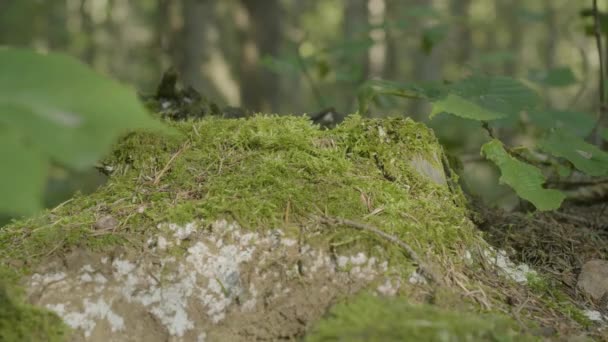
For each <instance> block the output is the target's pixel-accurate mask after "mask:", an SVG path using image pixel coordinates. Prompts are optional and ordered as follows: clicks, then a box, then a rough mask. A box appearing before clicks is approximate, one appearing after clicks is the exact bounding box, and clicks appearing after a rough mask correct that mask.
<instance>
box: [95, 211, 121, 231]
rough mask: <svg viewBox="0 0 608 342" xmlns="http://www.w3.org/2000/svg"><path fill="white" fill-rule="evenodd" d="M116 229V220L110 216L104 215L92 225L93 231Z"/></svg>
mask: <svg viewBox="0 0 608 342" xmlns="http://www.w3.org/2000/svg"><path fill="white" fill-rule="evenodd" d="M116 227H118V220H117V219H115V218H114V217H113V216H112V215H104V216H102V217H100V218H99V219H97V221H95V224H93V228H94V229H95V230H114V229H116Z"/></svg>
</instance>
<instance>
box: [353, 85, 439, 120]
mask: <svg viewBox="0 0 608 342" xmlns="http://www.w3.org/2000/svg"><path fill="white" fill-rule="evenodd" d="M442 92H443V87H442V86H441V85H439V84H437V83H428V84H401V83H397V82H390V81H384V80H370V81H367V82H365V83H364V84H363V85H362V86H361V87H360V88H359V94H358V98H357V99H358V102H359V113H361V114H363V113H367V111H368V109H369V106H370V104H371V102H372V101H373V100H374V98H375V97H376V96H378V95H390V96H398V97H404V98H411V99H430V98H436V97H440V96H442Z"/></svg>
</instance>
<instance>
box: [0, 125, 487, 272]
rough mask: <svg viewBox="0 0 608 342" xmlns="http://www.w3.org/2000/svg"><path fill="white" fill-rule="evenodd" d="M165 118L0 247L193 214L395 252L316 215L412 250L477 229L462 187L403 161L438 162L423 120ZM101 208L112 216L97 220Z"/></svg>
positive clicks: (107, 242) (0, 253)
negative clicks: (103, 179) (162, 128)
mask: <svg viewBox="0 0 608 342" xmlns="http://www.w3.org/2000/svg"><path fill="white" fill-rule="evenodd" d="M172 125H174V126H175V128H176V129H177V130H178V131H180V132H181V133H182V134H180V135H175V136H169V137H167V136H161V135H156V134H152V133H132V134H130V135H128V136H127V137H125V138H124V139H122V141H121V142H120V143H119V144H118V146H117V148H116V149H115V152H114V153H113V154H112V155H111V156H109V157H108V158H107V159H106V160H105V161H104V164H105V165H106V167H107V168H110V169H112V170H113V174H112V177H111V178H110V180H109V182H108V184H107V185H105V186H104V187H102V188H100V189H99V190H98V191H97V192H95V193H94V194H92V195H88V196H77V197H76V198H74V199H73V200H72V201H70V202H69V203H65V204H64V205H62V206H60V207H58V208H55V209H53V210H51V211H48V212H46V213H44V214H42V215H39V216H37V217H34V218H32V219H29V220H25V221H19V222H16V223H14V224H11V225H9V226H6V227H4V228H3V229H2V230H1V231H0V247H1V248H0V259H1V260H2V261H3V262H4V263H5V264H6V263H7V262H8V261H10V262H11V264H10V265H12V264H14V261H15V260H17V261H18V262H17V264H20V265H21V264H23V265H24V266H25V268H27V266H31V265H34V264H35V263H36V262H37V261H38V260H40V259H41V258H44V257H47V256H50V255H53V254H59V255H61V254H62V253H64V252H65V251H66V250H69V249H70V248H74V247H78V248H88V249H92V250H100V251H103V250H105V249H107V248H112V247H113V246H116V245H127V246H130V245H138V244H140V243H142V241H145V239H146V238H147V235H148V234H151V233H152V232H154V230H155V227H156V226H157V225H158V224H159V223H165V222H173V223H186V222H190V221H192V220H195V219H203V220H205V221H206V222H208V221H211V220H216V219H222V218H224V219H228V220H235V221H237V222H238V223H239V224H240V225H241V226H242V227H243V228H244V229H251V230H264V229H275V228H281V229H283V230H285V231H286V232H288V234H293V235H297V234H300V230H301V229H302V227H307V229H316V230H317V231H321V232H324V234H315V236H316V239H320V240H322V241H323V242H325V243H330V244H332V245H333V246H339V248H343V249H345V250H349V251H352V250H353V248H358V249H367V250H368V251H370V252H371V253H380V254H387V251H388V254H391V255H398V257H399V259H400V261H403V255H402V253H401V251H398V250H397V249H396V248H393V247H390V246H388V247H387V246H386V244H382V243H379V242H378V240H377V239H376V238H375V237H370V236H369V234H364V233H359V232H355V231H352V230H349V229H337V228H335V227H331V228H330V227H324V226H322V225H320V224H318V223H317V220H316V218H315V217H318V216H320V215H329V216H337V217H342V218H348V219H352V220H357V221H360V222H364V223H367V224H372V225H375V226H377V227H378V228H380V229H382V230H384V231H386V232H388V233H390V234H393V235H395V236H397V237H399V238H401V239H403V240H404V241H408V242H409V243H410V244H412V245H413V246H414V248H415V249H419V250H420V251H421V252H422V251H424V252H429V251H430V252H436V251H442V253H445V251H450V250H454V249H459V248H461V247H463V246H465V245H467V244H468V243H469V242H470V241H472V239H475V237H476V235H475V233H474V227H473V225H472V224H471V223H470V222H469V221H468V220H467V219H466V206H465V204H464V197H463V196H462V194H461V193H460V192H459V191H458V190H456V191H450V189H449V188H448V187H447V186H446V185H445V184H438V183H436V182H433V181H430V180H429V179H428V178H427V177H426V176H424V175H422V174H421V173H418V172H416V171H414V170H413V169H412V167H411V166H410V162H409V161H410V160H411V159H412V158H413V157H414V156H419V157H423V158H425V159H426V160H428V161H429V163H430V164H431V165H433V166H434V167H436V168H437V169H439V170H442V168H441V167H442V166H441V163H440V162H439V161H438V160H440V159H439V158H440V156H441V155H442V151H441V147H440V145H439V144H438V143H437V141H436V139H435V137H434V135H433V134H432V132H431V131H430V130H429V129H428V128H426V127H425V126H424V125H423V124H420V123H415V122H413V121H411V120H409V119H400V118H393V119H382V120H369V119H362V118H360V117H357V116H353V117H351V118H349V119H347V120H346V121H345V122H344V123H343V124H342V125H340V126H339V127H337V128H336V129H333V130H321V129H319V128H318V127H317V126H314V125H312V124H311V123H310V121H309V120H307V119H305V118H298V117H286V116H284V117H277V116H256V117H253V118H250V119H241V120H227V119H203V120H200V121H192V122H182V123H172ZM104 215H111V216H113V217H114V218H116V219H117V220H118V222H119V225H118V227H116V228H114V229H113V231H109V232H104V231H101V232H100V231H96V230H95V229H94V228H93V227H94V224H95V222H96V220H97V219H99V218H100V217H102V216H104ZM311 236H312V234H311ZM312 239H313V238H312V237H311V240H312ZM134 247H137V246H134ZM393 252H397V253H393Z"/></svg>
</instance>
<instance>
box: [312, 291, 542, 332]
mask: <svg viewBox="0 0 608 342" xmlns="http://www.w3.org/2000/svg"><path fill="white" fill-rule="evenodd" d="M518 331H519V328H518V327H517V323H515V322H514V321H512V320H510V319H508V318H507V317H502V316H498V315H490V314H474V313H466V314H463V312H458V313H457V312H455V311H448V310H442V309H440V308H437V307H435V306H431V305H413V304H409V303H408V302H407V301H406V300H405V298H383V297H374V296H372V295H369V294H363V295H359V296H357V297H355V298H353V299H349V300H347V301H346V302H343V303H340V304H338V305H336V306H334V307H333V308H332V310H331V312H330V313H329V315H328V317H326V318H325V319H323V320H321V321H320V322H319V323H318V324H317V325H316V326H315V327H314V328H313V330H312V332H311V333H310V335H308V336H307V338H306V341H310V342H313V341H416V340H418V341H535V340H536V339H535V338H534V337H532V336H530V335H527V334H521V333H519V332H518Z"/></svg>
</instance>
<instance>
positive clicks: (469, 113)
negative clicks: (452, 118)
mask: <svg viewBox="0 0 608 342" xmlns="http://www.w3.org/2000/svg"><path fill="white" fill-rule="evenodd" d="M439 113H450V114H454V115H456V116H459V117H461V118H465V119H473V120H480V121H489V120H496V119H501V118H504V117H505V116H506V115H505V114H503V113H500V112H496V111H493V110H491V109H487V108H484V107H482V106H480V105H478V104H477V103H475V102H473V101H470V100H467V99H465V98H463V97H461V96H459V95H456V94H448V96H446V97H445V98H443V99H441V100H439V101H435V102H433V110H432V111H431V117H433V116H435V115H437V114H439Z"/></svg>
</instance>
